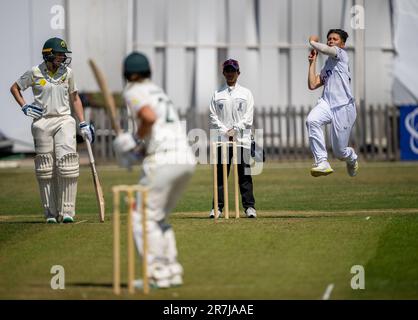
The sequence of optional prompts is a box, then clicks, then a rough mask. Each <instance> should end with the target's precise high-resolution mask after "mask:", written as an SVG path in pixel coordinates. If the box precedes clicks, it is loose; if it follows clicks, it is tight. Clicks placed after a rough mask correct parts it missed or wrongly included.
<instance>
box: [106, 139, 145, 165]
mask: <svg viewBox="0 0 418 320" xmlns="http://www.w3.org/2000/svg"><path fill="white" fill-rule="evenodd" d="M113 149H114V150H115V153H116V158H117V159H118V161H119V165H120V166H121V167H125V168H128V169H131V167H132V165H133V164H134V163H138V162H141V161H142V160H143V158H144V143H143V141H138V140H135V138H134V137H133V136H132V134H130V133H128V132H125V133H121V134H119V135H118V136H117V137H116V139H115V140H114V141H113Z"/></svg>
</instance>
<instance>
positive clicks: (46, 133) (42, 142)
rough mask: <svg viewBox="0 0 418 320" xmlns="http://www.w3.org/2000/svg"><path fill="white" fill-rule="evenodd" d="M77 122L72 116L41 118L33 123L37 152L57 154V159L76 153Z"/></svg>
mask: <svg viewBox="0 0 418 320" xmlns="http://www.w3.org/2000/svg"><path fill="white" fill-rule="evenodd" d="M75 127H76V126H75V120H74V118H73V117H72V116H70V115H64V116H59V117H46V118H40V119H39V120H36V121H34V122H32V136H33V139H34V143H35V152H36V153H37V154H39V153H51V154H52V153H55V158H56V159H60V158H61V157H62V156H64V155H66V154H69V153H75V152H76V144H77V142H76V136H75V135H76V128H75Z"/></svg>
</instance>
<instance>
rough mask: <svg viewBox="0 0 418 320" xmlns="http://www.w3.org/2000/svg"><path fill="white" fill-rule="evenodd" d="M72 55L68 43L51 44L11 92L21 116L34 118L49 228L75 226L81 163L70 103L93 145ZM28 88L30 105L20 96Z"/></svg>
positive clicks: (37, 162)
mask: <svg viewBox="0 0 418 320" xmlns="http://www.w3.org/2000/svg"><path fill="white" fill-rule="evenodd" d="M70 53H71V51H70V50H68V47H67V44H66V42H65V41H64V40H62V39H60V38H51V39H48V40H47V41H46V42H45V44H44V46H43V48H42V57H43V60H44V61H43V62H42V63H41V64H39V65H36V66H34V67H32V68H31V69H30V70H28V71H26V72H25V73H24V74H23V75H22V76H21V77H20V78H19V79H18V80H17V81H16V82H15V83H14V84H13V85H12V87H11V89H10V91H11V93H12V95H13V97H14V98H15V100H16V101H17V103H18V104H19V105H20V107H21V108H22V111H23V113H24V114H25V115H26V116H28V117H30V118H33V121H32V127H31V129H32V135H33V139H34V144H35V152H36V156H35V173H36V177H37V180H38V184H39V189H40V194H41V201H42V206H43V209H44V215H45V218H46V221H47V222H48V223H57V222H60V221H62V222H64V223H68V222H73V221H74V215H75V202H76V194H77V179H78V175H79V163H78V162H79V157H78V153H77V150H76V121H75V119H74V118H73V117H72V116H71V108H70V104H71V103H72V104H73V107H74V113H75V115H76V117H77V118H78V120H79V128H80V132H81V134H82V135H83V137H84V138H85V139H88V140H89V141H90V142H91V143H92V142H93V141H94V128H93V127H92V126H91V125H89V124H87V123H86V122H85V121H84V114H83V105H82V103H81V100H80V97H79V95H78V89H77V86H76V84H75V81H74V74H73V71H72V69H71V68H69V67H68V65H69V64H70V62H71V58H70V57H69V56H68V54H70ZM29 87H30V88H32V93H33V96H34V102H32V103H30V104H28V103H26V101H25V99H24V97H23V96H22V92H21V91H24V90H26V89H27V88H29Z"/></svg>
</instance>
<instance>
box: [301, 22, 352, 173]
mask: <svg viewBox="0 0 418 320" xmlns="http://www.w3.org/2000/svg"><path fill="white" fill-rule="evenodd" d="M347 38H348V34H347V33H346V32H345V31H344V30H341V29H331V30H329V31H328V34H327V44H322V43H319V42H318V41H319V39H318V37H317V36H311V37H310V38H309V43H310V45H311V46H312V47H313V50H311V53H310V55H309V57H308V60H309V72H308V87H309V89H310V90H315V89H317V88H319V87H321V86H324V90H323V92H322V96H321V98H320V99H319V100H318V104H317V105H316V106H315V107H314V108H313V109H312V111H311V112H310V113H309V115H308V117H307V119H306V127H307V129H308V135H309V144H310V147H311V151H312V153H313V156H314V160H315V164H314V165H313V167H312V169H311V175H312V176H314V177H319V176H325V175H328V174H331V173H333V172H334V170H333V169H332V168H331V166H330V164H329V162H328V155H327V150H326V147H325V138H324V133H323V131H322V126H324V125H326V124H329V123H330V124H331V143H332V149H333V152H334V155H335V156H336V157H337V158H338V159H340V160H343V161H345V162H346V163H347V172H348V174H349V175H350V176H351V177H354V176H355V175H356V174H357V170H358V162H357V158H358V157H357V154H356V153H355V151H354V149H353V148H351V147H348V142H349V139H350V133H351V129H352V127H353V125H354V122H355V120H356V115H357V113H356V106H355V102H354V98H353V95H352V94H351V87H350V82H351V74H350V69H349V65H348V55H347V52H346V51H345V50H344V47H345V42H346V40H347ZM318 52H321V53H322V54H326V55H327V56H328V59H327V60H326V62H325V66H324V67H323V68H322V70H321V73H320V74H316V71H315V70H316V59H317V56H318Z"/></svg>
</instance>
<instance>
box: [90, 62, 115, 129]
mask: <svg viewBox="0 0 418 320" xmlns="http://www.w3.org/2000/svg"><path fill="white" fill-rule="evenodd" d="M89 64H90V67H91V69H92V70H93V74H94V77H95V78H96V81H97V84H98V85H99V87H100V90H101V92H102V94H103V98H104V102H105V107H106V110H107V114H108V116H109V118H110V123H111V125H112V129H113V130H115V133H116V135H118V134H120V133H122V129H121V127H120V125H119V122H118V121H117V119H116V103H115V99H114V98H113V95H112V93H111V92H110V90H109V87H108V85H107V82H106V78H105V76H104V74H103V73H102V72H101V70H100V69H99V67H98V66H97V64H96V63H95V62H94V61H93V60H92V59H89Z"/></svg>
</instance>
